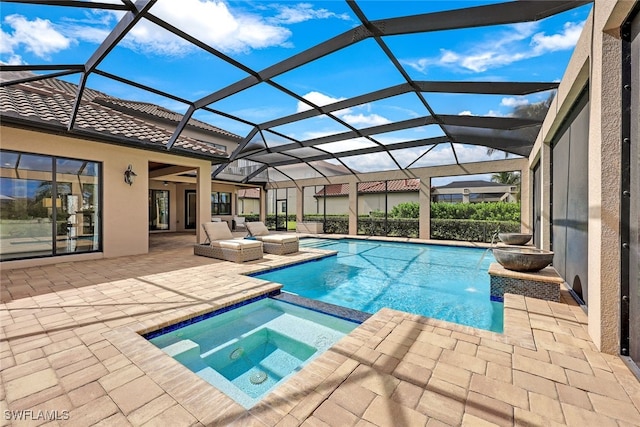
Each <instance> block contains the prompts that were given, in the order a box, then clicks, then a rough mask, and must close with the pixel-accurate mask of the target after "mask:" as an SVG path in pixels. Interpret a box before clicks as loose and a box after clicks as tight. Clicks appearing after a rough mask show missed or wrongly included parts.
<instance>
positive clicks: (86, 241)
mask: <svg viewBox="0 0 640 427" xmlns="http://www.w3.org/2000/svg"><path fill="white" fill-rule="evenodd" d="M32 76H34V75H33V74H31V73H27V72H3V74H2V78H3V80H4V81H16V80H20V81H21V83H18V84H13V85H9V86H5V87H2V88H0V113H1V114H2V125H1V126H2V133H1V143H2V150H1V151H0V160H1V162H0V191H1V194H2V200H3V201H2V211H1V213H0V237H1V242H2V244H1V247H0V259H1V260H2V261H7V260H17V259H24V258H41V257H52V256H56V255H63V254H79V253H84V256H85V257H87V256H89V257H101V256H120V255H129V254H138V253H146V252H147V251H148V232H149V230H168V231H180V230H186V229H190V228H191V229H196V228H198V227H197V224H198V222H201V221H202V220H204V219H207V218H209V217H210V216H211V215H217V216H221V217H222V218H223V219H226V220H229V221H230V220H231V218H232V216H233V214H234V212H235V206H234V199H235V197H234V195H235V193H236V191H237V190H238V189H241V188H243V187H241V186H238V185H236V184H233V183H228V182H221V181H214V182H212V181H211V178H210V176H211V168H212V160H211V159H212V158H213V159H214V160H213V162H214V163H218V162H217V161H216V159H219V162H222V161H224V160H225V159H226V158H227V157H228V153H230V152H231V151H233V149H234V148H235V147H236V146H237V144H238V142H239V141H240V140H241V138H240V137H239V136H237V135H234V134H232V133H229V132H227V131H225V130H222V129H220V128H217V127H214V126H211V125H209V124H207V123H204V122H201V121H198V120H195V119H191V120H190V121H189V122H188V124H187V126H186V128H185V130H184V131H183V132H182V134H181V136H180V137H179V138H178V140H177V141H176V143H175V144H174V146H173V148H172V150H171V151H170V152H168V151H167V150H166V144H167V141H168V140H169V138H170V137H171V135H172V134H173V132H174V130H175V128H176V125H177V124H178V123H179V121H180V120H181V118H182V116H181V115H180V114H177V113H174V112H172V111H169V110H167V109H165V108H163V107H160V106H158V105H153V104H149V103H144V102H134V101H127V100H123V99H118V98H114V97H112V96H109V95H106V94H104V93H101V92H98V91H95V90H92V89H88V88H87V89H85V90H84V94H83V97H82V102H81V104H80V106H79V107H78V114H77V118H76V121H75V126H74V127H73V130H72V131H71V132H67V127H68V125H69V118H70V117H71V112H72V109H73V108H74V104H75V97H76V92H77V85H75V84H72V83H69V82H66V81H63V80H60V79H55V78H50V79H45V80H37V81H29V78H31V77H32ZM129 165H130V166H131V171H132V173H130V174H129V176H131V177H132V178H133V182H132V183H131V185H129V184H128V183H127V182H125V179H124V178H125V176H124V174H125V171H126V170H127V169H128V168H129ZM198 176H202V177H208V179H206V180H199V179H198ZM199 193H202V194H199ZM209 193H210V194H209ZM258 206H259V203H258ZM258 212H259V209H258ZM88 254H91V255H88ZM41 261H42V260H41ZM40 263H42V262H40Z"/></svg>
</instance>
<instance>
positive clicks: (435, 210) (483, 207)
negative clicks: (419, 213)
mask: <svg viewBox="0 0 640 427" xmlns="http://www.w3.org/2000/svg"><path fill="white" fill-rule="evenodd" d="M431 218H438V219H474V220H478V221H516V222H520V203H507V202H484V203H445V202H437V203H431Z"/></svg>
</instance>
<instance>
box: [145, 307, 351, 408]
mask: <svg viewBox="0 0 640 427" xmlns="http://www.w3.org/2000/svg"><path fill="white" fill-rule="evenodd" d="M274 298H279V296H277V295H276V296H272V297H270V298H267V297H266V296H263V297H259V298H257V299H256V300H250V301H245V302H243V303H240V304H239V305H236V306H232V307H227V308H225V309H223V310H221V311H220V312H213V313H208V314H206V315H203V316H200V317H198V318H195V319H190V320H188V321H186V322H183V323H181V324H177V325H172V326H169V327H167V328H164V329H162V330H159V331H154V332H151V333H148V334H145V338H147V339H148V340H149V341H150V342H152V343H153V344H155V345H156V346H157V347H159V348H160V349H162V350H163V351H164V352H165V353H167V354H168V355H169V356H171V357H173V358H174V359H176V360H177V361H179V362H180V363H182V364H183V365H184V366H185V367H187V368H188V369H190V370H191V371H192V372H194V373H196V374H197V375H198V376H199V377H201V378H202V379H204V380H205V381H207V382H209V383H210V384H212V385H214V386H215V387H216V388H218V389H219V390H220V391H222V392H223V393H225V394H226V395H227V396H229V397H231V398H232V399H234V400H235V401H236V402H238V403H240V404H241V405H242V406H243V407H244V408H246V409H249V408H251V407H252V406H253V405H255V404H256V403H257V402H258V401H260V399H262V397H264V396H265V395H266V394H268V393H269V392H270V391H271V390H272V389H273V388H275V387H276V386H277V385H278V384H280V383H281V382H282V381H284V380H285V379H287V378H288V377H289V376H290V375H292V374H293V373H295V372H297V371H299V370H300V369H301V368H302V367H303V366H304V365H306V364H307V363H309V362H310V361H311V360H313V359H314V358H315V357H317V356H318V355H320V354H322V353H323V352H324V351H325V350H327V349H328V348H329V347H331V346H332V345H333V344H334V343H336V342H337V341H338V340H340V339H341V338H342V337H343V336H344V335H346V334H348V333H349V332H351V331H352V330H353V329H355V328H356V327H357V326H358V324H359V323H358V322H357V321H350V320H346V319H343V318H339V317H335V316H333V315H328V314H325V313H321V312H318V311H314V310H309V309H307V308H304V307H300V306H298V305H295V304H291V303H288V302H285V301H286V300H283V299H274Z"/></svg>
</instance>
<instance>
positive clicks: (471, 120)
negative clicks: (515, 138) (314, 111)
mask: <svg viewBox="0 0 640 427" xmlns="http://www.w3.org/2000/svg"><path fill="white" fill-rule="evenodd" d="M438 118H439V119H440V120H441V124H442V125H444V126H447V125H449V126H464V127H478V128H484V129H497V130H511V129H520V128H523V127H528V126H535V125H539V124H540V121H537V120H531V119H520V118H515V117H484V116H457V115H439V116H438ZM433 124H437V122H436V119H435V118H434V117H432V116H425V117H417V118H415V119H409V120H404V121H400V122H395V123H388V124H384V125H380V126H373V127H370V128H365V129H360V130H359V131H358V132H359V133H360V135H376V134H380V133H387V132H394V131H398V130H404V129H411V128H415V127H420V126H428V125H433ZM360 135H358V134H357V133H356V132H354V131H349V132H342V133H337V134H333V135H327V136H323V137H320V138H314V139H308V140H305V141H300V142H299V143H293V144H284V145H279V146H277V147H273V148H271V149H270V152H271V153H279V152H282V151H287V150H291V149H294V148H300V147H312V146H314V145H320V144H327V143H330V142H338V141H345V140H349V139H354V138H358V137H360ZM450 139H454V140H455V138H450ZM456 142H457V141H456Z"/></svg>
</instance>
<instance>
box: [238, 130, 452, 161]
mask: <svg viewBox="0 0 640 427" xmlns="http://www.w3.org/2000/svg"><path fill="white" fill-rule="evenodd" d="M448 140H449V139H448V138H447V137H446V136H438V137H435V138H425V139H416V140H413V141H406V142H400V143H397V144H391V145H387V146H386V147H387V150H388V151H389V152H393V151H395V150H402V149H406V148H416V147H424V146H427V145H432V144H440V143H443V142H447V141H448ZM381 152H385V150H384V149H382V148H381V147H379V146H377V145H376V146H372V147H366V148H358V149H355V150H348V151H342V152H340V153H326V154H318V155H317V156H312V157H305V158H302V160H303V161H304V162H305V163H309V162H317V161H320V160H328V159H332V158H335V156H338V157H351V156H359V155H363V154H372V153H381ZM247 160H252V161H257V162H260V160H254V159H252V158H251V157H250V156H249V157H248V158H247ZM295 163H298V162H295V161H289V160H284V161H280V162H273V163H270V164H269V166H272V165H273V166H284V165H290V164H295Z"/></svg>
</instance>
